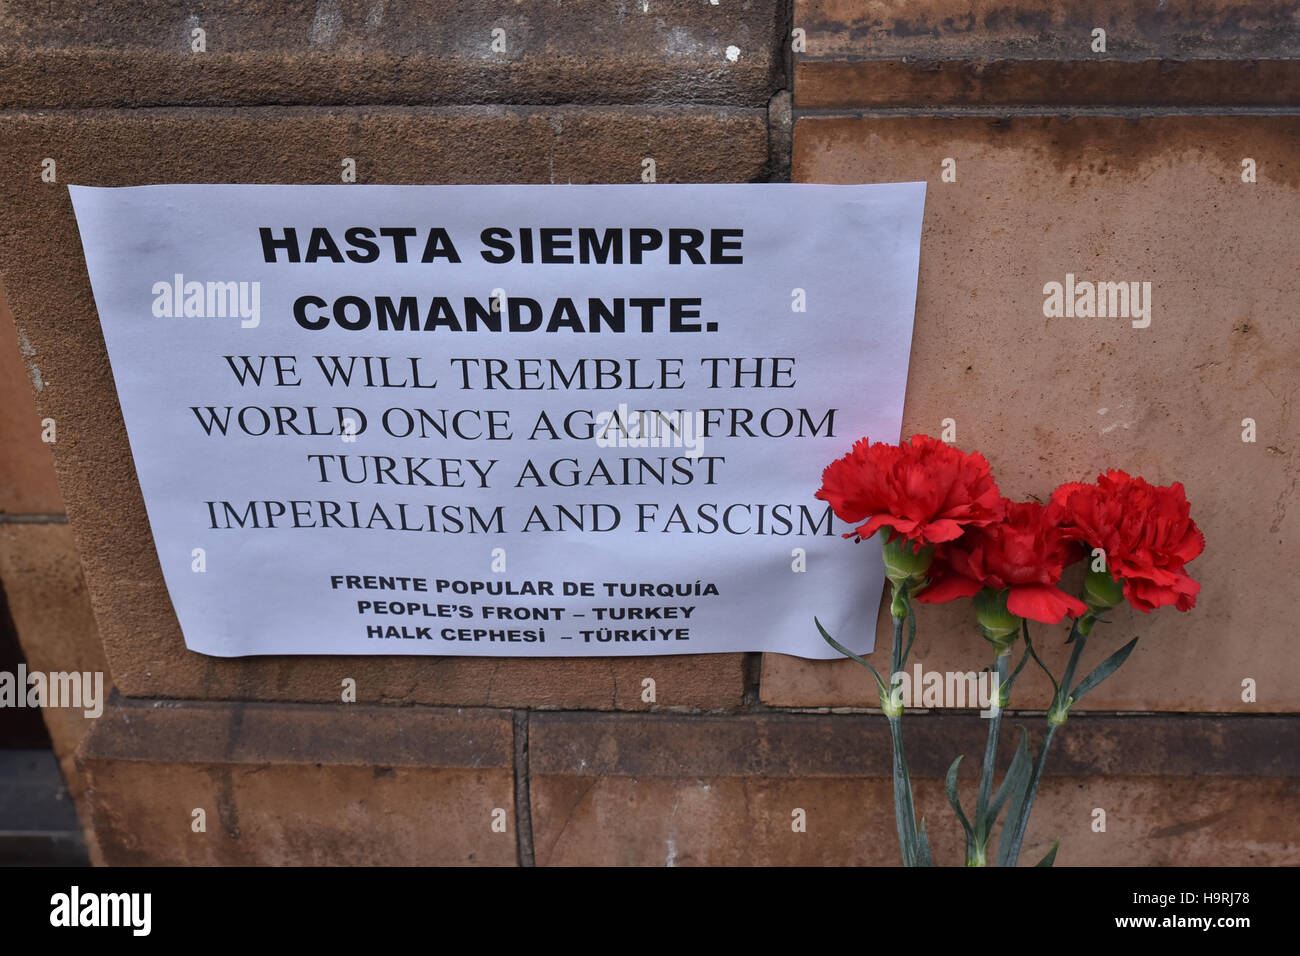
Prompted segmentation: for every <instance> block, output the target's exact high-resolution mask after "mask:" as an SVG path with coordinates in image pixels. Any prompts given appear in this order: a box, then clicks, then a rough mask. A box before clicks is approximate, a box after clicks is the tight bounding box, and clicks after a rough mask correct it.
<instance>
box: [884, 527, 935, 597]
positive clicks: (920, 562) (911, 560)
mask: <svg viewBox="0 0 1300 956" xmlns="http://www.w3.org/2000/svg"><path fill="white" fill-rule="evenodd" d="M884 530H885V531H886V535H885V539H884V543H883V544H882V545H881V553H882V554H883V555H884V558H885V577H887V578H889V583H890V584H892V585H893V586H894V596H893V599H892V601H891V602H890V605H889V612H890V613H891V614H892V615H893V616H894V617H906V616H907V614H908V613H909V612H908V606H907V602H908V601H909V600H910V599H911V597H912V595H913V594H915V593H916V592H917V591H919V590H920V589H921V588H922V587H923V586H924V585H925V575H926V572H927V571H929V570H930V562H931V561H932V560H933V559H934V545H928V546H926V547H924V548H919V547H917V546H915V545H914V544H913V543H912V542H910V541H908V540H907V539H906V538H904V537H903V536H902V535H898V536H897V537H896V538H894V540H893V541H890V540H889V532H890V531H891V530H892V529H884Z"/></svg>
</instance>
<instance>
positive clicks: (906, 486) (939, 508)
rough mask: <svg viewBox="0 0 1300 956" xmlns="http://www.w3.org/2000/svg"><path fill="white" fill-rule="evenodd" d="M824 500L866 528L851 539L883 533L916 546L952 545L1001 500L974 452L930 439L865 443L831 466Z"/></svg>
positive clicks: (825, 476) (988, 518)
mask: <svg viewBox="0 0 1300 956" xmlns="http://www.w3.org/2000/svg"><path fill="white" fill-rule="evenodd" d="M817 497H818V498H820V499H821V500H822V501H825V502H827V503H829V504H830V506H831V509H832V510H833V511H834V512H835V514H836V515H837V516H838V517H839V518H840V519H841V520H842V521H846V522H848V523H850V524H856V525H858V527H857V528H855V529H854V530H853V531H851V532H849V533H848V534H846V535H845V536H844V537H846V538H851V537H856V538H858V539H859V540H861V539H862V538H869V537H871V536H872V535H873V534H875V533H876V532H877V531H879V530H880V529H881V528H883V527H888V528H890V529H892V530H891V533H890V536H889V540H890V541H892V540H894V538H896V537H898V536H899V535H902V536H903V537H904V538H906V539H907V540H908V541H910V542H912V543H913V544H914V545H915V547H917V548H920V547H923V546H925V545H930V544H938V543H940V542H943V541H952V540H953V539H955V538H958V537H960V536H961V533H962V531H963V530H964V529H965V528H967V527H977V526H979V525H984V524H988V523H989V522H990V521H992V520H994V518H995V517H996V514H997V510H996V509H997V504H998V500H999V498H1000V497H1001V496H1000V493H999V492H998V486H997V485H996V484H994V482H993V476H992V475H990V474H989V463H988V462H987V461H985V460H984V456H983V455H979V454H970V455H968V454H966V453H965V452H963V451H960V450H959V449H956V448H953V447H952V446H951V445H947V444H945V443H944V442H941V441H936V440H935V439H933V438H930V437H929V436H927V435H915V436H913V437H912V440H911V443H910V444H909V443H906V442H903V443H900V444H898V445H890V444H887V443H885V442H876V443H875V444H874V445H873V444H872V443H871V442H870V440H869V439H866V438H863V439H862V440H861V441H859V442H858V443H857V444H856V445H854V446H853V451H851V452H850V453H849V454H847V455H845V456H844V457H843V458H840V459H837V460H836V461H833V462H831V463H830V465H829V466H827V468H826V470H825V471H824V472H823V473H822V487H821V490H819V491H818V492H817Z"/></svg>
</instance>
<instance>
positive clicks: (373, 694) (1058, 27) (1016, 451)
mask: <svg viewBox="0 0 1300 956" xmlns="http://www.w3.org/2000/svg"><path fill="white" fill-rule="evenodd" d="M891 9H892V7H890V8H889V9H887V5H884V4H879V3H872V2H867V0H795V2H794V3H793V6H791V5H789V4H787V3H785V2H777V0H745V2H741V0H626V2H624V0H608V2H596V0H571V2H566V3H564V4H558V3H550V2H540V0H538V2H506V0H473V2H467V3H458V4H453V5H448V4H443V3H435V2H432V0H408V2H385V0H367V2H350V0H320V2H299V3H288V4H283V3H264V2H251V3H241V4H238V5H234V6H233V7H232V5H228V4H217V3H210V4H204V3H198V4H179V3H171V2H162V0H151V2H147V3H126V2H107V3H98V4H95V5H93V6H90V7H87V6H86V5H85V4H80V3H73V2H71V0H43V2H39V3H32V4H21V5H19V4H11V5H8V6H6V7H5V8H4V9H3V11H0V207H2V208H3V210H4V215H3V216H2V217H0V276H2V277H3V280H4V287H5V291H6V292H7V298H8V305H9V308H10V309H11V310H12V314H13V325H14V326H16V328H12V327H11V326H10V319H9V315H8V313H7V312H4V311H3V309H2V308H0V389H2V391H0V437H3V446H4V448H5V450H6V453H5V454H4V455H3V456H0V584H2V585H3V587H4V590H5V593H6V595H7V597H8V601H9V605H10V608H11V612H12V614H13V617H14V620H15V624H16V626H17V629H18V633H19V637H20V639H21V641H22V644H23V647H24V649H25V651H26V654H27V656H28V660H29V663H30V665H31V666H32V667H33V668H38V669H46V670H69V669H84V670H90V669H103V670H106V671H107V672H108V673H110V674H111V680H112V683H113V685H114V686H115V688H116V691H115V695H114V697H113V700H112V702H111V704H110V706H109V708H108V710H107V711H106V713H105V715H104V716H103V717H102V718H100V719H99V720H98V721H87V720H85V719H83V718H80V717H77V718H70V717H69V716H68V715H67V713H66V712H61V711H53V710H51V711H49V712H47V724H48V725H49V727H50V730H51V736H52V738H53V739H54V742H55V747H56V750H57V752H58V753H59V755H60V757H61V759H62V761H63V763H64V767H65V772H66V773H67V774H68V776H69V780H70V784H71V785H72V788H73V791H74V793H76V794H77V795H78V799H79V805H80V807H81V809H82V813H83V819H84V820H85V821H86V825H87V831H88V836H89V838H90V841H91V843H92V847H93V852H94V854H95V857H96V859H97V861H99V862H103V863H110V864H114V863H146V862H160V863H231V864H233V863H327V862H338V863H394V864H423V863H483V864H514V863H523V864H531V863H537V864H584V863H606V864H622V863H629V864H653V865H660V864H687V863H725V864H746V863H854V864H893V863H895V862H896V861H897V854H898V851H897V847H896V844H895V840H894V836H893V820H892V795H891V789H890V780H889V754H888V737H887V731H886V729H885V724H884V721H883V719H881V718H880V716H879V715H878V714H876V713H870V712H868V711H870V710H871V706H872V704H874V703H875V701H874V699H873V698H874V689H873V687H872V686H871V685H870V684H869V681H868V680H866V679H864V673H863V671H862V669H861V668H859V667H858V666H857V665H855V664H853V663H852V662H847V661H844V662H814V661H805V660H801V659H795V658H789V657H784V656H780V655H757V654H751V655H740V654H723V655H702V656H692V657H656V658H632V659H587V660H564V659H548V660H522V659H501V660H483V659H469V658H436V657H428V658H408V657H403V658H382V657H365V658H321V657H297V658H294V657H284V658H250V659H217V658H209V657H205V656H203V655H199V654H194V653H191V652H189V651H187V650H186V649H185V646H184V642H183V640H182V637H181V633H180V630H179V627H178V625H177V622H176V617H175V614H174V612H173V610H172V607H171V604H170V602H169V600H168V596H167V591H166V588H165V586H164V584H163V579H162V575H161V572H160V569H159V566H158V561H157V557H156V554H155V552H154V549H153V543H152V538H151V536H150V532H149V528H148V524H147V522H146V520H145V513H144V507H143V500H142V498H141V496H140V491H139V488H138V486H137V483H136V480H135V471H134V465H133V462H132V460H131V456H130V451H129V446H128V444H127V441H126V434H125V430H124V428H123V424H122V416H121V411H120V409H119V407H118V404H117V399H116V394H115V391H114V388H113V380H112V374H111V371H110V369H109V366H108V361H107V356H106V353H105V349H104V343H103V339H102V337H101V334H100V331H99V327H98V321H97V318H96V314H95V309H94V303H93V299H92V297H91V293H90V286H89V281H88V278H87V276H86V271H85V264H84V261H83V258H82V253H81V247H80V242H79V237H78V233H77V228H76V223H75V220H74V218H73V215H72V208H71V204H70V202H69V199H68V192H67V189H66V186H67V184H69V183H74V184H85V185H136V184H144V183H157V182H270V183H274V182H284V183H334V182H338V181H339V164H340V161H341V159H342V158H343V157H351V158H354V159H355V160H356V164H357V172H358V181H360V182H372V183H469V182H485V183H493V182H518V183H548V182H554V183H567V182H573V183H583V182H638V181H640V174H641V168H642V167H641V160H642V158H643V157H646V156H651V157H654V158H655V160H656V168H657V174H658V179H659V181H661V182H756V181H767V180H782V179H793V180H794V181H800V182H824V183H851V182H890V181H903V180H918V179H921V180H927V181H928V182H929V184H930V186H929V190H928V194H927V203H926V212H925V231H924V235H923V239H922V253H921V273H920V286H919V290H918V303H917V313H916V330H915V337H914V342H913V349H912V366H911V373H910V378H909V386H908V394H907V402H906V408H905V415H904V428H903V432H904V434H905V435H908V434H912V433H916V432H926V433H930V434H937V433H938V432H939V430H940V428H941V427H942V425H941V423H942V422H943V420H944V419H953V420H954V422H955V427H956V429H957V441H956V443H957V444H958V445H959V446H960V447H962V448H966V449H978V450H980V451H982V452H983V453H984V454H985V455H986V456H987V457H988V458H989V460H990V462H991V464H992V466H993V469H994V472H995V474H996V475H997V476H998V479H999V482H1000V484H1001V485H1002V487H1003V490H1004V492H1005V493H1007V494H1008V495H1012V496H1017V497H1024V496H1029V495H1036V496H1039V497H1045V496H1046V495H1047V494H1048V493H1050V491H1051V489H1052V488H1053V487H1054V486H1055V485H1056V484H1057V483H1059V482H1060V481H1064V480H1087V479H1090V478H1092V477H1094V476H1095V474H1096V472H1097V471H1098V470H1100V469H1101V468H1104V467H1121V468H1125V469H1126V470H1129V471H1131V472H1134V473H1141V474H1143V475H1145V476H1146V477H1148V478H1150V479H1151V480H1153V481H1157V482H1161V483H1165V482H1169V481H1173V480H1181V481H1183V482H1184V483H1185V484H1186V486H1187V491H1188V496H1189V498H1190V499H1191V501H1192V503H1193V509H1194V511H1193V514H1194V516H1195V517H1196V518H1197V520H1198V521H1199V522H1200V524H1201V526H1202V528H1203V530H1204V531H1205V533H1206V537H1207V547H1206V551H1205V554H1204V555H1203V556H1202V557H1201V558H1199V559H1198V560H1197V561H1196V562H1195V563H1194V564H1193V565H1192V566H1191V568H1190V570H1191V571H1192V573H1193V575H1194V576H1195V577H1196V578H1197V579H1198V580H1200V581H1202V583H1203V585H1204V590H1203V591H1202V593H1201V597H1200V601H1199V605H1198V607H1197V608H1196V609H1195V610H1194V611H1193V612H1191V613H1188V614H1179V613H1177V612H1174V611H1172V610H1167V611H1164V612H1160V613H1157V614H1154V615H1150V616H1147V615H1142V614H1138V613H1134V612H1125V613H1119V614H1116V615H1115V619H1114V621H1113V623H1112V624H1111V625H1109V626H1108V627H1107V628H1106V629H1105V631H1104V632H1102V631H1100V630H1099V632H1098V633H1099V639H1098V640H1097V641H1096V644H1097V645H1098V647H1096V648H1094V650H1095V651H1096V652H1097V653H1098V654H1099V655H1100V654H1102V653H1104V652H1105V649H1106V648H1107V647H1118V646H1119V645H1120V644H1121V643H1123V642H1125V641H1127V640H1128V639H1130V638H1131V637H1133V636H1139V635H1140V636H1141V637H1142V638H1143V640H1142V641H1141V642H1140V643H1139V645H1138V649H1137V651H1136V652H1135V653H1134V655H1133V658H1132V659H1131V660H1130V662H1129V663H1128V664H1127V665H1126V666H1125V668H1124V669H1123V670H1122V671H1121V672H1120V673H1119V674H1118V675H1117V676H1116V677H1115V678H1113V679H1112V680H1111V681H1109V682H1108V683H1106V684H1104V685H1102V687H1101V688H1099V689H1098V690H1096V691H1095V692H1094V693H1093V694H1092V695H1091V696H1090V697H1089V699H1088V700H1087V701H1086V702H1085V704H1081V705H1080V709H1079V712H1078V715H1077V716H1076V717H1075V718H1074V719H1072V720H1071V721H1070V723H1069V724H1068V726H1067V728H1066V730H1065V731H1064V732H1063V734H1062V735H1061V736H1060V737H1058V740H1060V741H1061V742H1060V744H1059V745H1058V748H1057V749H1056V751H1055V753H1054V755H1053V759H1052V761H1051V762H1050V763H1049V765H1048V776H1047V778H1046V780H1045V782H1044V785H1043V789H1042V793H1041V796H1040V802H1039V804H1038V806H1037V808H1036V811H1035V815H1034V820H1033V822H1032V824H1031V829H1030V832H1029V837H1028V839H1027V841H1026V852H1025V857H1026V859H1029V858H1031V857H1032V858H1033V859H1037V857H1038V856H1041V851H1043V850H1045V849H1046V848H1047V847H1048V846H1050V844H1051V841H1052V839H1053V838H1054V837H1056V836H1061V837H1062V847H1061V851H1060V855H1059V858H1058V859H1059V861H1060V862H1061V863H1065V864H1069V863H1073V864H1088V863H1101V862H1106V863H1125V864H1142V863H1155V864H1170V863H1229V864H1249V863H1278V864H1281V863H1287V864H1295V863H1300V823H1297V822H1296V820H1295V818H1294V814H1293V813H1292V812H1290V809H1291V808H1293V807H1294V806H1295V803H1296V800H1297V798H1298V797H1300V786H1298V785H1297V775H1298V774H1300V761H1298V760H1297V756H1296V755H1297V753H1300V747H1298V746H1297V744H1298V743H1300V721H1297V719H1296V718H1295V716H1294V714H1295V713H1296V712H1297V711H1298V710H1300V655H1296V654H1294V653H1292V652H1291V651H1290V648H1289V643H1290V640H1291V630H1292V629H1291V628H1290V626H1289V624H1290V618H1291V614H1292V607H1293V605H1294V603H1295V601H1296V598H1297V596H1298V592H1300V588H1298V587H1297V585H1296V584H1295V577H1294V568H1295V567H1296V566H1297V564H1298V563H1300V548H1298V547H1297V541H1300V535H1298V534H1297V528H1296V523H1297V520H1300V519H1297V516H1296V509H1295V508H1294V507H1293V506H1294V504H1295V501H1294V498H1295V494H1296V486H1297V478H1298V477H1300V458H1298V457H1297V447H1296V446H1297V436H1298V435H1300V427H1297V423H1296V420H1295V417H1294V408H1293V406H1292V402H1293V400H1294V399H1295V397H1296V388H1297V384H1296V383H1297V377H1296V369H1297V367H1300V324H1297V323H1296V320H1295V309H1294V303H1295V302H1296V301H1300V270H1297V269H1296V265H1297V259H1296V247H1297V239H1298V238H1300V232H1298V230H1300V227H1298V226H1297V223H1300V60H1297V57H1300V41H1298V40H1297V36H1300V34H1298V33H1297V28H1298V27H1300V14H1297V13H1296V8H1295V6H1294V5H1293V4H1286V3H1280V2H1276V0H1245V2H1236V3H1232V4H1228V3H1221V2H1218V0H1201V2H1197V3H1191V4H1179V5H1177V7H1176V8H1174V6H1173V5H1170V7H1169V8H1168V9H1165V10H1157V9H1156V8H1155V7H1154V6H1153V5H1152V4H1146V3H1141V4H1139V3H1136V2H1119V3H1114V2H1111V3H1100V2H1090V0H1072V2H1069V3H1065V4H1050V5H1049V4H1041V3H1028V2H1016V0H1005V2H998V3H984V2H976V3H965V4H956V3H953V2H951V0H924V2H918V3H912V4H908V5H907V8H906V10H907V12H906V15H905V16H904V15H903V14H896V13H893V12H890V10H891ZM1097 29H1101V30H1104V31H1105V51H1104V52H1102V51H1100V50H1094V47H1096V46H1097V43H1098V38H1097V37H1096V35H1095V31H1096V30H1097ZM196 30H199V31H202V33H201V34H196V33H195V31H196ZM498 30H499V31H503V32H501V33H496V34H494V31H498ZM200 40H201V44H200ZM494 41H496V42H495V44H494ZM199 45H201V46H202V47H203V49H202V51H199V50H197V49H196V47H197V46H199ZM494 45H495V46H496V47H497V49H494V48H493V47H494ZM502 46H503V47H504V49H502V48H501V47H502ZM45 160H53V162H54V169H55V175H54V180H55V181H53V182H47V181H45V180H43V178H42V171H43V169H44V168H47V164H44V161H45ZM1248 161H1249V162H1248ZM1250 171H1253V175H1245V174H1247V173H1248V172H1250ZM945 173H946V175H945ZM1247 180H1253V181H1247ZM645 188H647V189H652V188H654V187H653V185H647V186H646V187H645ZM807 225H808V227H809V228H814V227H815V224H807ZM796 226H797V224H796ZM1067 273H1068V274H1073V275H1076V276H1078V277H1080V278H1093V279H1103V280H1116V281H1117V280H1137V281H1143V282H1150V283H1151V288H1152V299H1151V304H1152V313H1151V321H1150V324H1149V325H1148V326H1146V327H1141V328H1138V327H1134V326H1133V323H1131V322H1129V321H1128V320H1126V319H1096V318H1087V319H1077V318H1071V319H1064V318H1047V317H1045V316H1044V313H1043V292H1042V289H1043V285H1044V283H1045V282H1049V281H1064V278H1065V276H1066V274H1067ZM15 333H16V334H15ZM1248 418H1249V419H1252V420H1253V421H1254V423H1255V427H1256V430H1257V440H1256V441H1254V442H1249V443H1247V442H1243V440H1242V431H1243V420H1244V419H1248ZM46 420H53V421H54V423H55V424H56V426H57V440H56V441H54V442H53V443H46V442H43V441H42V440H41V432H42V427H43V426H42V423H43V422H44V421H46ZM51 453H52V467H51ZM56 474H57V483H56V480H55V475H56ZM1288 512H1290V514H1288ZM844 547H845V553H844V559H845V560H846V561H848V560H853V559H854V554H853V551H852V546H851V545H849V544H847V543H846V544H845V546H844ZM964 613H965V611H964V609H963V608H958V607H955V606H953V607H939V608H924V609H922V611H921V615H920V634H921V637H920V639H919V641H918V646H917V649H916V652H915V654H916V658H917V659H919V660H920V661H921V662H922V663H923V665H924V666H925V667H926V668H927V669H932V670H949V669H957V670H969V669H972V668H978V667H979V666H981V665H982V664H983V662H984V659H985V657H986V651H985V649H984V647H983V646H982V642H981V639H980V638H979V637H978V636H976V635H974V634H973V633H972V632H971V629H970V627H969V625H968V623H967V622H966V621H965V620H964V618H963V614H964ZM887 625H888V619H887V617H882V620H881V621H880V625H879V626H880V628H881V632H880V633H881V637H882V641H881V643H883V644H884V646H888V636H887V632H886V631H885V628H886V627H887ZM1062 636H1063V635H1062ZM1040 643H1041V644H1042V645H1043V646H1044V648H1045V649H1046V651H1047V656H1048V662H1049V664H1055V666H1057V668H1058V670H1059V666H1060V663H1061V661H1062V660H1063V656H1062V647H1061V646H1060V641H1059V640H1055V639H1053V637H1052V636H1051V635H1050V634H1048V633H1047V632H1046V629H1045V631H1044V634H1043V635H1042V638H1041V640H1040ZM345 677H351V678H353V679H355V680H356V682H357V696H358V703H356V704H343V703H340V702H339V688H340V683H341V681H342V680H343V678H345ZM647 677H651V678H653V679H654V680H655V682H656V688H657V701H656V702H655V703H653V704H648V703H644V702H643V701H642V700H641V687H642V680H643V679H644V678H647ZM1247 678H1250V679H1252V680H1253V681H1254V682H1255V685H1256V688H1257V691H1256V694H1255V698H1254V700H1244V699H1243V693H1242V682H1243V680H1245V679H1247ZM1024 680H1025V683H1024V684H1023V685H1022V686H1021V688H1020V689H1018V691H1017V695H1016V696H1017V699H1019V700H1026V699H1045V694H1046V693H1047V691H1048V690H1049V689H1050V688H1049V687H1048V686H1047V683H1046V680H1045V679H1044V678H1041V675H1037V674H1034V673H1033V672H1032V671H1027V672H1026V674H1025V678H1024ZM1016 722H1023V723H1024V724H1025V725H1026V726H1028V727H1029V728H1031V729H1035V728H1037V727H1039V726H1040V725H1041V723H1042V720H1041V717H1037V716H1032V715H1030V716H1026V717H1025V718H1024V719H1023V720H1020V719H1019V718H1017V720H1016ZM908 726H909V731H908V733H909V739H910V744H909V758H910V759H912V762H913V770H914V773H915V774H916V775H917V777H918V781H917V790H918V802H919V804H920V805H921V806H922V809H923V812H924V813H925V815H926V816H927V817H928V818H929V819H930V820H931V821H942V824H941V825H939V826H936V825H934V824H933V823H932V824H931V833H932V837H933V839H934V843H935V850H936V854H937V855H938V856H940V857H943V858H946V859H949V860H956V859H957V858H958V856H959V855H960V847H959V846H958V845H957V839H956V837H957V836H958V835H959V834H954V833H952V832H951V831H952V830H953V829H955V824H954V825H951V826H950V825H949V823H950V817H949V811H948V810H947V808H946V805H945V800H944V797H943V791H942V777H943V773H944V771H945V770H946V769H947V761H948V760H950V759H951V757H952V755H953V754H955V753H957V752H961V751H964V752H966V753H975V752H978V749H979V747H980V746H981V745H982V741H981V737H982V734H983V733H984V729H985V728H984V724H983V722H982V721H981V720H980V719H979V718H978V717H977V716H975V715H974V714H973V713H965V714H953V713H937V712H935V713H916V714H912V715H909V717H908ZM1007 749H1008V750H1009V748H1007ZM1190 781H1194V783H1191V785H1189V782H1190ZM795 808H801V809H804V810H805V811H806V813H807V816H808V821H809V822H808V827H807V832H805V833H796V832H793V831H792V829H791V826H790V820H791V813H792V811H793V810H794V809H795ZM1096 808H1103V809H1105V810H1106V812H1107V817H1108V820H1109V825H1108V829H1107V831H1106V832H1104V833H1097V832H1094V831H1093V829H1092V822H1093V810H1094V809H1096ZM195 809H204V810H205V814H206V819H207V829H206V832H205V833H195V832H193V830H192V827H191V823H192V814H193V811H194V810H195ZM501 820H504V821H505V826H504V832H501V827H500V826H497V827H494V826H493V822H494V821H498V822H499V821H501ZM1036 850H1037V851H1039V852H1038V853H1037V854H1035V851H1036Z"/></svg>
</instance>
